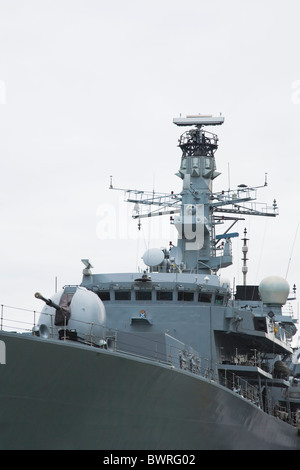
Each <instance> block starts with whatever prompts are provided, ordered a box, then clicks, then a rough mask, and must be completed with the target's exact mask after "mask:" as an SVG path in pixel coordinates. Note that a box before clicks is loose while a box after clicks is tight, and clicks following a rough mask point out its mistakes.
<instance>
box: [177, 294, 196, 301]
mask: <svg viewBox="0 0 300 470" xmlns="http://www.w3.org/2000/svg"><path fill="white" fill-rule="evenodd" d="M178 300H183V301H184V302H193V300H194V292H184V291H179V292H178Z"/></svg>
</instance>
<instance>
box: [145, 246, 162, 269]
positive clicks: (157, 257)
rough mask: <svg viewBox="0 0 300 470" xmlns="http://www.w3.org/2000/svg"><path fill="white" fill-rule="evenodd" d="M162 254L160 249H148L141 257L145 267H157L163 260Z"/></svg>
mask: <svg viewBox="0 0 300 470" xmlns="http://www.w3.org/2000/svg"><path fill="white" fill-rule="evenodd" d="M164 257H165V255H164V253H163V251H162V250H161V249H160V248H149V250H147V251H146V252H145V253H144V254H143V256H142V259H143V261H144V263H145V264H146V265H147V266H158V265H159V264H161V263H162V262H163V260H164Z"/></svg>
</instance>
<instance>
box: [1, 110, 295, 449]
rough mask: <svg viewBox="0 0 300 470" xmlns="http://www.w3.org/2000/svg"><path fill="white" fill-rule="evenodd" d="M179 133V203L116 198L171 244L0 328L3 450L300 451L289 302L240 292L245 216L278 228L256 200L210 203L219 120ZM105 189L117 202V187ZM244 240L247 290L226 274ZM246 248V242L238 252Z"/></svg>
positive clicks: (195, 123)
mask: <svg viewBox="0 0 300 470" xmlns="http://www.w3.org/2000/svg"><path fill="white" fill-rule="evenodd" d="M173 123H174V124H175V125H176V126H179V127H184V129H181V131H184V132H183V134H182V135H180V137H179V141H178V146H179V148H180V149H181V151H182V157H181V163H180V168H179V171H178V173H177V176H178V177H179V178H180V179H181V180H182V190H181V191H180V192H179V193H174V192H171V193H155V192H147V191H140V190H131V189H128V190H124V195H125V200H126V201H128V202H129V203H131V204H133V217H134V218H135V219H136V220H137V221H138V223H139V224H140V223H141V220H142V219H143V218H149V217H150V218H151V217H155V216H166V215H167V219H169V220H168V223H171V224H172V225H174V227H173V228H174V230H176V232H175V233H177V237H176V238H177V240H176V244H175V243H174V244H173V243H170V245H169V246H167V247H164V248H161V247H155V246H152V247H150V248H148V249H147V250H146V252H145V253H144V255H143V257H142V260H143V267H142V268H141V269H140V271H139V270H137V271H138V272H129V273H119V272H113V273H100V274H94V273H93V266H92V264H91V262H90V260H88V259H82V262H83V264H84V268H83V274H82V279H81V281H79V283H78V285H66V286H64V287H63V288H62V289H61V290H59V291H57V292H54V294H53V295H51V294H50V297H48V296H47V295H45V293H42V294H40V293H38V292H36V293H35V296H36V298H38V299H40V300H41V312H39V318H38V320H37V321H35V320H34V321H33V322H32V325H31V326H30V328H28V329H27V330H26V331H15V330H13V329H11V328H9V327H8V324H7V321H6V311H5V308H3V306H2V311H1V328H0V362H1V365H0V448H1V449H6V450H9V449H18V450H21V449H44V450H46V449H51V450H55V449H64V450H71V449H77V450H78V449H91V450H101V449H103V450H112V451H114V450H116V451H117V450H123V451H125V450H126V451H132V450H136V451H137V450H144V451H147V450H148V451H149V450H151V451H159V450H170V451H172V450H174V451H177V452H178V450H195V451H196V450H202V449H205V450H222V449H224V450H251V449H252V450H254V449H255V450H258V449H265V450H271V449H274V450H283V449H286V450H292V449H294V450H296V449H300V385H299V381H300V364H299V356H300V350H299V349H297V347H295V346H293V341H294V339H295V335H296V333H297V327H296V324H297V318H296V317H295V315H294V314H293V312H292V310H291V309H290V299H292V298H295V288H294V289H290V286H289V284H288V282H287V281H286V279H285V278H283V277H280V276H278V275H275V274H274V273H270V276H269V277H266V278H264V279H262V280H261V282H260V284H259V285H248V284H247V269H248V267H247V256H248V243H247V242H248V239H247V231H246V229H245V231H244V232H243V234H241V236H240V234H239V233H237V232H233V231H232V227H233V226H234V225H235V224H236V223H237V222H238V221H240V220H245V216H246V215H247V216H248V215H253V216H264V217H275V216H276V215H278V208H277V204H276V201H274V202H273V203H272V204H271V206H267V205H262V206H261V205H258V204H257V203H256V202H255V201H256V193H257V189H258V188H261V187H263V186H265V185H266V184H267V183H266V181H265V184H263V185H262V186H256V187H255V186H253V187H250V186H246V185H244V184H243V185H240V186H238V187H237V188H236V189H235V190H231V189H228V191H221V192H213V187H212V183H213V180H214V179H215V178H216V177H218V176H219V175H220V173H219V172H217V170H216V162H215V152H216V150H217V148H218V137H217V135H216V134H213V133H212V132H210V131H208V130H207V128H210V127H211V126H219V125H222V124H223V123H224V117H222V116H221V115H220V116H219V117H213V116H211V115H192V116H186V117H179V118H175V119H174V120H173ZM110 188H111V189H118V188H114V186H113V184H112V181H111V184H110ZM237 237H241V240H242V242H241V243H242V244H243V246H242V256H243V258H242V259H243V266H242V273H243V284H242V285H236V286H232V285H231V283H230V282H229V281H228V280H226V279H225V278H222V277H221V275H220V272H221V271H220V270H222V269H225V268H226V267H228V266H230V265H231V264H232V262H233V255H232V243H234V240H233V239H235V238H237ZM242 237H243V238H242Z"/></svg>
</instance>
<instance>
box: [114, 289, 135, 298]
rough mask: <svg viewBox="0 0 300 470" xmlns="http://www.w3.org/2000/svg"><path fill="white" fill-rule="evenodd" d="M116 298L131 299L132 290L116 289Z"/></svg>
mask: <svg viewBox="0 0 300 470" xmlns="http://www.w3.org/2000/svg"><path fill="white" fill-rule="evenodd" d="M115 300H131V292H130V290H116V291H115Z"/></svg>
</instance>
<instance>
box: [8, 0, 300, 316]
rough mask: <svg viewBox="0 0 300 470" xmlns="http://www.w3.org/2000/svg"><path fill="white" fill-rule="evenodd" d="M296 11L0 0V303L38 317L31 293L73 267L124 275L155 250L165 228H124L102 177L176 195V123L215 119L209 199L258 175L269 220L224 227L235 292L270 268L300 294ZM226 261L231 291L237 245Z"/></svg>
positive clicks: (254, 181) (173, 0)
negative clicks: (104, 228)
mask: <svg viewBox="0 0 300 470" xmlns="http://www.w3.org/2000/svg"><path fill="white" fill-rule="evenodd" d="M299 17H300V3H299V1H298V0H294V1H293V0H287V1H286V2H279V1H278V0H275V1H274V0H273V1H271V0H259V1H257V0H251V1H250V0H243V1H241V0H227V1H226V2H225V1H224V0H207V1H205V0H197V1H196V0H188V1H186V2H183V1H182V0H180V1H178V0H159V1H158V0H151V1H143V0H127V1H124V0H110V1H109V2H106V1H102V0H51V1H48V0H35V1H34V0H0V155H1V185H0V210H1V230H0V257H1V263H0V303H1V304H5V305H10V306H17V307H23V308H27V309H31V308H32V309H40V308H41V307H42V305H41V302H40V301H37V300H36V299H34V292H36V291H40V292H41V293H42V294H43V295H45V296H46V297H50V296H51V295H52V294H53V292H54V289H55V279H56V278H57V284H58V288H61V287H62V286H63V285H65V284H78V283H80V281H81V276H82V268H83V265H82V263H81V258H89V259H90V260H91V263H92V264H93V266H94V272H118V271H123V272H124V271H135V270H136V269H137V267H138V266H140V267H141V268H143V266H144V265H143V263H142V261H141V256H142V254H143V252H144V251H145V249H146V248H147V247H153V246H157V247H160V246H163V245H164V244H167V243H168V241H169V240H168V238H169V234H168V230H169V228H168V229H167V232H165V231H164V230H163V229H162V228H159V229H158V231H157V232H156V234H158V235H156V236H154V237H152V239H151V232H150V229H149V227H148V225H147V223H146V222H145V223H143V226H142V230H141V232H138V230H137V222H136V221H132V220H129V221H128V223H129V225H127V220H126V217H125V215H126V214H127V213H128V215H130V214H131V209H132V208H131V207H129V208H128V207H127V206H126V205H125V204H122V193H119V192H115V191H110V190H109V178H110V175H113V183H114V185H115V186H116V187H120V188H131V189H144V190H150V191H151V190H153V189H155V190H157V191H160V192H169V191H171V190H174V191H180V189H181V180H179V178H178V177H176V176H175V175H174V174H175V173H176V172H177V170H178V168H179V165H180V158H181V152H180V150H179V149H178V147H177V140H178V137H179V136H180V134H181V133H182V129H181V128H178V127H176V126H174V124H173V123H172V120H173V117H176V116H179V114H180V113H181V114H182V115H183V116H184V115H186V114H195V113H209V114H214V115H219V114H220V113H222V115H223V116H225V123H224V125H223V126H220V127H218V128H212V129H209V130H212V131H213V132H217V133H218V135H219V139H220V145H219V150H218V151H217V153H216V161H217V170H218V171H221V172H222V175H221V176H219V177H218V178H217V179H216V180H215V182H214V190H216V191H217V190H222V189H228V187H230V188H232V189H234V188H235V187H236V186H237V185H238V184H240V183H244V184H247V185H253V186H257V185H261V184H263V183H264V179H265V173H267V174H268V186H267V187H266V188H264V189H262V190H261V191H260V192H259V193H258V200H259V201H261V202H265V203H267V204H268V205H272V202H273V199H274V198H275V199H276V200H277V203H278V206H279V213H280V215H279V217H277V218H276V219H274V218H267V219H266V218H257V217H256V218H253V217H252V218H246V220H245V221H243V222H239V224H238V226H236V227H235V231H238V232H239V233H240V235H241V236H243V230H244V228H245V227H247V230H248V238H249V239H250V240H249V254H248V257H249V262H248V265H249V274H248V283H249V284H255V283H259V282H260V281H261V279H262V278H264V277H265V276H268V275H273V274H275V275H279V276H282V277H287V280H288V282H289V283H290V285H293V284H294V283H295V284H296V285H299V288H300V282H299V257H300V229H299V230H298V224H299V222H300V215H299V206H298V203H299V195H300V189H299V169H300V163H299V157H300V133H299V124H300V61H299V55H300V30H299ZM108 207H111V210H112V212H111V213H112V214H113V217H115V222H114V225H113V227H114V230H112V232H111V233H110V234H109V236H107V239H104V240H103V239H101V238H105V237H104V236H103V232H102V235H101V224H103V214H104V211H105V210H106V209H107V208H108ZM114 214H115V215H114ZM162 222H164V223H166V225H167V227H169V222H168V218H166V219H165V220H164V221H162V220H160V223H162ZM171 235H172V233H171ZM143 236H144V237H145V238H144V239H143V238H142V237H143ZM173 242H174V243H176V239H175V238H173ZM233 254H234V260H235V262H236V264H235V265H234V267H232V268H228V269H227V270H223V272H222V275H224V277H228V278H230V280H231V283H233V282H235V283H236V284H237V283H241V282H242V273H241V266H242V261H241V258H242V252H241V242H240V241H239V240H238V239H235V240H233Z"/></svg>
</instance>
